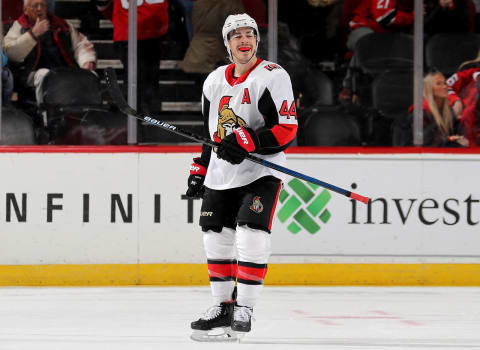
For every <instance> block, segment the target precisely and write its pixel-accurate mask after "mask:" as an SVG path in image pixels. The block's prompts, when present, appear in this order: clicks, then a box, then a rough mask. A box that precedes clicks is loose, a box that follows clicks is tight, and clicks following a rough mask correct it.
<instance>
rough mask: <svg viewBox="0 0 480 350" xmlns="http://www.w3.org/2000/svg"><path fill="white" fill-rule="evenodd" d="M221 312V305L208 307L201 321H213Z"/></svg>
mask: <svg viewBox="0 0 480 350" xmlns="http://www.w3.org/2000/svg"><path fill="white" fill-rule="evenodd" d="M221 312H222V306H221V305H213V306H212V307H209V308H208V310H207V311H205V313H204V315H203V317H202V319H204V320H206V321H208V320H211V319H214V318H215V317H217V316H218V315H220V313H221Z"/></svg>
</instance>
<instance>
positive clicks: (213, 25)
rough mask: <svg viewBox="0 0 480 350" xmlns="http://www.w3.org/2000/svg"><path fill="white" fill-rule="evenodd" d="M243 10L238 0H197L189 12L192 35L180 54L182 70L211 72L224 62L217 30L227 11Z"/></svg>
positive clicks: (225, 59)
mask: <svg viewBox="0 0 480 350" xmlns="http://www.w3.org/2000/svg"><path fill="white" fill-rule="evenodd" d="M244 12H245V8H244V6H243V4H242V1H241V0H196V1H195V3H194V5H193V14H192V21H193V39H192V41H191V42H190V45H189V47H188V49H187V52H186V53H185V57H184V58H183V62H182V68H183V70H184V71H185V72H189V73H210V72H212V71H213V70H214V69H215V68H216V67H218V66H221V65H223V64H226V63H227V56H226V55H225V47H224V44H223V39H222V37H221V36H219V35H218V33H221V31H222V27H223V23H224V22H225V18H227V16H228V15H231V14H235V13H244ZM260 37H262V36H260ZM262 40H263V39H262Z"/></svg>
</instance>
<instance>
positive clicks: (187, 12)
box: [172, 0, 195, 42]
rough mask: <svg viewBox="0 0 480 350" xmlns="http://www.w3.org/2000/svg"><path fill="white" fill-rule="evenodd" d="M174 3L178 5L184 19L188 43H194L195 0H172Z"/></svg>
mask: <svg viewBox="0 0 480 350" xmlns="http://www.w3.org/2000/svg"><path fill="white" fill-rule="evenodd" d="M172 3H174V4H177V6H178V7H179V8H180V10H181V12H182V15H183V19H184V21H185V29H186V30H187V35H188V42H190V41H192V38H193V23H192V12H193V4H194V3H195V1H194V0H172Z"/></svg>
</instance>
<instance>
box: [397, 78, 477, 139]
mask: <svg viewBox="0 0 480 350" xmlns="http://www.w3.org/2000/svg"><path fill="white" fill-rule="evenodd" d="M412 112H413V106H412V107H410V110H409V113H410V116H409V118H408V120H409V128H408V130H409V132H408V133H407V138H408V141H407V142H406V144H407V145H411V144H412V136H413V134H412V124H413V115H412V114H411V113H412ZM423 146H427V147H468V146H469V141H468V139H467V138H466V137H465V136H464V135H463V134H462V129H461V125H460V121H459V120H458V118H456V117H455V114H454V113H453V110H452V109H451V107H450V104H449V98H448V86H447V83H446V81H445V77H444V76H443V74H442V73H440V72H433V73H428V74H427V75H426V76H425V78H424V79H423Z"/></svg>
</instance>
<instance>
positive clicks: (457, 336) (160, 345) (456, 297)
mask: <svg viewBox="0 0 480 350" xmlns="http://www.w3.org/2000/svg"><path fill="white" fill-rule="evenodd" d="M209 306H211V299H210V290H209V289H208V287H185V288H183V287H111V288H103V287H95V288H86V287H85V288H71V287H65V288H47V287H38V288H27V287H25V288H18V287H3V288H0V350H6V349H15V350H21V349H35V350H41V349H48V350H56V349H66V350H77V349H78V350H79V349H81V350H85V349H89V350H90V349H114V350H120V349H135V350H143V349H227V348H232V349H237V348H240V347H241V348H242V349H275V350H278V349H293V350H295V349H325V350H327V349H362V350H365V349H395V350H396V349H409V350H412V349H480V288H468V287H467V288H456V287H447V288H445V287H265V289H264V293H263V296H262V299H261V301H260V302H259V304H258V305H257V307H256V308H255V312H254V315H255V317H256V321H255V322H254V323H253V326H252V327H253V329H252V332H251V333H249V334H248V335H247V336H246V337H245V338H244V339H243V340H242V341H241V342H240V343H197V342H193V341H192V340H190V338H189V337H190V333H191V331H190V322H191V321H192V320H194V319H196V318H198V317H199V316H200V315H201V313H203V311H205V310H206V309H207V307H209Z"/></svg>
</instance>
